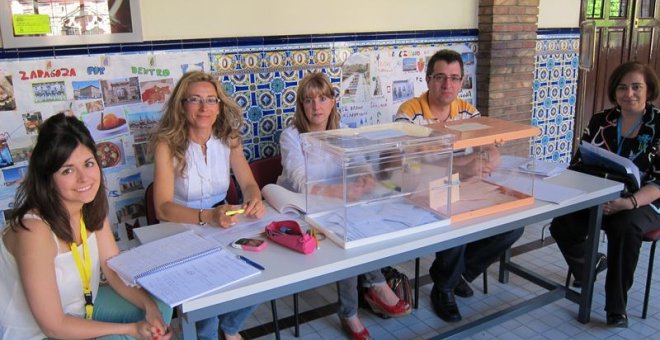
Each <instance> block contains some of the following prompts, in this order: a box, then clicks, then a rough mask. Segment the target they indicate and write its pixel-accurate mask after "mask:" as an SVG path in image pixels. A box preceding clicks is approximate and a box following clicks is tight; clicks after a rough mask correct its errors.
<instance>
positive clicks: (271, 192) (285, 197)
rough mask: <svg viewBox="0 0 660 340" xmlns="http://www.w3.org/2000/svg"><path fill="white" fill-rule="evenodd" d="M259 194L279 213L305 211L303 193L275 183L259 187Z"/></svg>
mask: <svg viewBox="0 0 660 340" xmlns="http://www.w3.org/2000/svg"><path fill="white" fill-rule="evenodd" d="M261 194H262V195H263V196H264V199H266V202H268V204H270V205H271V206H272V207H273V208H274V209H275V210H277V211H278V212H279V213H280V214H286V213H296V214H300V213H303V214H304V213H305V211H306V210H307V209H305V206H306V204H305V194H301V193H297V192H293V191H291V190H287V189H285V188H284V187H281V186H279V185H277V184H267V185H266V186H264V187H263V189H261Z"/></svg>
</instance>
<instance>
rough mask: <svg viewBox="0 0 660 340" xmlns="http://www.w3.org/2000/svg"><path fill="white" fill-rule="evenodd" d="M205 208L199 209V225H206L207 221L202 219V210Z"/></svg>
mask: <svg viewBox="0 0 660 340" xmlns="http://www.w3.org/2000/svg"><path fill="white" fill-rule="evenodd" d="M203 211H204V209H199V212H198V213H197V224H199V225H206V222H204V221H203V220H202V212H203Z"/></svg>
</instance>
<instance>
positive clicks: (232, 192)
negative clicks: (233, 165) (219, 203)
mask: <svg viewBox="0 0 660 340" xmlns="http://www.w3.org/2000/svg"><path fill="white" fill-rule="evenodd" d="M225 200H227V203H229V204H240V203H241V198H240V196H239V195H238V187H236V180H235V179H234V176H231V175H230V176H229V188H228V189H227V197H225Z"/></svg>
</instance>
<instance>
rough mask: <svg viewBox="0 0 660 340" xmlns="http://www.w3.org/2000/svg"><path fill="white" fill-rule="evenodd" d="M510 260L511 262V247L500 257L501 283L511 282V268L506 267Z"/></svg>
mask: <svg viewBox="0 0 660 340" xmlns="http://www.w3.org/2000/svg"><path fill="white" fill-rule="evenodd" d="M509 262H511V248H509V249H507V250H506V251H505V252H504V254H502V256H501V257H500V275H499V281H500V282H501V283H509V270H508V269H507V267H506V266H507V264H509Z"/></svg>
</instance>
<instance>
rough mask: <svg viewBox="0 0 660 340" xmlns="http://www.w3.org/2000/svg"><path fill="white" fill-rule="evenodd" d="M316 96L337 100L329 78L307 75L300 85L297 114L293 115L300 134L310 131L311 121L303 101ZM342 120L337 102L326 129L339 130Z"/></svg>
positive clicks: (323, 75) (319, 75) (322, 75)
mask: <svg viewBox="0 0 660 340" xmlns="http://www.w3.org/2000/svg"><path fill="white" fill-rule="evenodd" d="M315 96H326V97H329V98H333V99H336V96H335V92H334V91H333V90H332V85H331V84H330V80H329V79H328V76H326V75H325V74H323V73H320V72H315V73H310V74H308V75H306V76H305V77H304V78H303V79H302V80H301V81H300V83H299V84H298V92H297V93H296V112H295V113H294V114H293V121H292V124H293V126H294V127H295V128H296V129H298V132H300V133H305V132H309V131H310V128H309V119H307V116H306V115H305V109H304V107H303V100H305V98H310V97H315ZM340 119H341V116H340V115H339V111H337V103H336V102H335V105H333V106H332V111H331V112H330V116H329V117H328V125H327V126H326V127H325V129H326V130H334V129H337V128H339V121H340Z"/></svg>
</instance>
